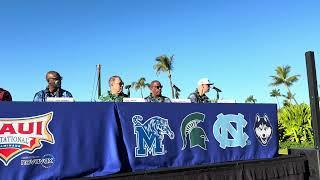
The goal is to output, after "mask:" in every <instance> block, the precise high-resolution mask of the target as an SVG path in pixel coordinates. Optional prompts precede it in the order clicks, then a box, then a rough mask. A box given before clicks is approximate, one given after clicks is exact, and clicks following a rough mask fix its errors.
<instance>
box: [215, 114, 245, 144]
mask: <svg viewBox="0 0 320 180" xmlns="http://www.w3.org/2000/svg"><path fill="white" fill-rule="evenodd" d="M217 118H218V119H217V121H216V122H215V123H214V125H213V135H214V137H215V138H216V140H217V141H218V142H219V143H220V147H221V148H222V149H226V148H227V147H241V148H243V147H245V146H246V145H247V143H248V142H247V140H248V139H249V136H248V135H247V134H246V133H245V132H243V130H244V128H245V127H246V126H247V121H246V120H245V119H244V116H243V115H242V114H240V113H238V115H234V114H226V115H223V114H222V113H220V114H219V115H217ZM232 124H234V125H235V127H234V126H233V125H232ZM229 135H230V136H231V137H230V138H229Z"/></svg>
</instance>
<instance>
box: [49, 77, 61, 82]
mask: <svg viewBox="0 0 320 180" xmlns="http://www.w3.org/2000/svg"><path fill="white" fill-rule="evenodd" d="M50 80H53V81H57V80H61V79H59V78H48V79H47V82H49V81H50Z"/></svg>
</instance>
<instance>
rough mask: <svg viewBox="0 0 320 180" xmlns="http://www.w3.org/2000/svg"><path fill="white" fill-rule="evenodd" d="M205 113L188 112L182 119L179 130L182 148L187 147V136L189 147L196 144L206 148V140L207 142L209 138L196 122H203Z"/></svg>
mask: <svg viewBox="0 0 320 180" xmlns="http://www.w3.org/2000/svg"><path fill="white" fill-rule="evenodd" d="M204 119H205V115H204V114H203V113H200V112H194V113H191V114H188V115H187V116H186V117H185V118H184V119H183V121H182V123H181V127H180V132H181V137H182V143H183V146H182V149H181V150H184V149H185V148H186V147H187V137H188V136H189V144H190V148H194V147H196V146H198V147H200V148H202V149H203V150H207V144H206V142H209V139H208V137H207V135H206V133H205V131H204V130H203V129H202V128H201V127H198V124H199V123H201V122H204Z"/></svg>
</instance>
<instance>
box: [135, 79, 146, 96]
mask: <svg viewBox="0 0 320 180" xmlns="http://www.w3.org/2000/svg"><path fill="white" fill-rule="evenodd" d="M132 86H133V87H134V89H135V90H136V91H137V90H139V89H140V92H141V97H142V98H143V93H142V89H144V88H145V87H146V86H148V84H147V83H146V78H144V77H141V78H140V79H138V81H137V82H133V83H132Z"/></svg>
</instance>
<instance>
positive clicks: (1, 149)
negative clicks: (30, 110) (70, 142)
mask: <svg viewBox="0 0 320 180" xmlns="http://www.w3.org/2000/svg"><path fill="white" fill-rule="evenodd" d="M52 117H53V112H49V113H47V114H43V115H39V116H34V117H24V118H0V160H1V161H2V162H3V163H4V165H5V166H8V164H9V163H10V162H11V161H12V160H13V159H14V158H16V157H18V156H19V155H21V154H23V153H29V154H32V153H33V152H34V151H35V150H37V149H41V148H42V141H44V142H48V143H50V144H54V143H55V141H54V136H53V135H52V133H51V132H50V130H49V123H50V121H51V120H52Z"/></svg>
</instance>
